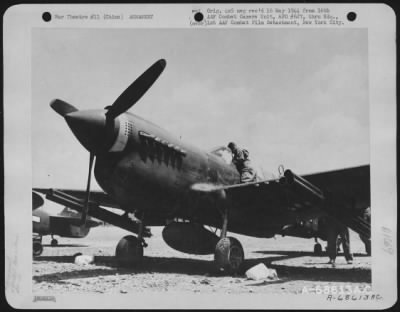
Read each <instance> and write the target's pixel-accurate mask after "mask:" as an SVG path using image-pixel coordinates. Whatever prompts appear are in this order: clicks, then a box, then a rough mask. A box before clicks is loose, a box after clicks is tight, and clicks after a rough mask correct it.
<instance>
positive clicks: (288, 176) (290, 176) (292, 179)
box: [284, 169, 325, 200]
mask: <svg viewBox="0 0 400 312" xmlns="http://www.w3.org/2000/svg"><path fill="white" fill-rule="evenodd" d="M284 176H285V180H286V183H287V184H289V185H292V184H297V185H299V186H301V187H302V188H304V189H305V190H307V191H308V192H310V193H311V194H313V195H314V196H316V197H318V198H319V199H321V200H323V199H325V196H324V194H323V193H322V191H321V190H320V189H319V188H318V187H316V186H315V185H313V184H311V183H310V182H309V181H307V180H306V179H304V178H302V177H300V176H298V175H297V174H294V173H293V172H292V171H291V170H289V169H288V170H285V173H284Z"/></svg>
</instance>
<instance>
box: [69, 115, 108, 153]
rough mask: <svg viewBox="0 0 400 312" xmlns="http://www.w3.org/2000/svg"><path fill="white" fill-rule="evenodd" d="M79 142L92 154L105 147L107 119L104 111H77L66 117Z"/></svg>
mask: <svg viewBox="0 0 400 312" xmlns="http://www.w3.org/2000/svg"><path fill="white" fill-rule="evenodd" d="M64 118H65V120H66V122H67V124H68V126H69V127H70V128H71V130H72V132H73V133H74V135H75V137H76V138H77V139H78V140H79V142H80V143H81V144H82V145H83V146H84V147H85V148H86V149H87V150H88V151H89V152H92V153H97V152H100V151H101V150H102V149H104V147H105V140H106V118H105V115H104V111H99V110H88V111H76V112H72V113H69V114H67V115H65V116H64Z"/></svg>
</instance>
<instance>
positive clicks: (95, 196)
mask: <svg viewBox="0 0 400 312" xmlns="http://www.w3.org/2000/svg"><path fill="white" fill-rule="evenodd" d="M33 191H35V192H38V193H42V194H44V195H47V194H49V193H50V192H52V191H53V189H44V188H34V189H33ZM57 191H60V192H62V193H64V194H67V195H69V196H71V197H73V198H75V199H79V200H81V201H82V202H84V200H85V197H86V191H84V190H73V189H57ZM90 202H93V203H94V204H97V205H100V206H107V207H110V208H120V207H119V205H118V204H117V202H116V201H115V200H114V199H113V198H112V197H111V196H109V195H108V194H106V193H104V192H102V191H90Z"/></svg>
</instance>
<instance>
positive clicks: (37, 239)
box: [32, 235, 43, 257]
mask: <svg viewBox="0 0 400 312" xmlns="http://www.w3.org/2000/svg"><path fill="white" fill-rule="evenodd" d="M32 251H33V256H34V257H37V256H40V255H41V254H42V252H43V245H42V236H40V235H38V236H33V245H32Z"/></svg>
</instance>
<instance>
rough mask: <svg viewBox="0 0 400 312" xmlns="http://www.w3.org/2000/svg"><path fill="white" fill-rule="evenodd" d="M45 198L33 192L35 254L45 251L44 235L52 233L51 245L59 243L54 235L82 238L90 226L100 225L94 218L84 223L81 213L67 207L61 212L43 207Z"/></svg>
mask: <svg viewBox="0 0 400 312" xmlns="http://www.w3.org/2000/svg"><path fill="white" fill-rule="evenodd" d="M43 204H44V200H43V198H42V197H41V196H40V195H38V194H37V193H34V192H32V208H33V209H32V226H33V255H34V256H39V255H40V254H41V253H42V252H43V246H42V236H45V235H51V238H52V240H51V245H52V246H56V245H57V244H58V241H57V239H55V238H54V237H53V236H54V235H58V236H61V237H71V238H82V237H85V236H86V235H88V233H89V231H90V228H91V227H95V226H98V225H100V224H101V223H100V222H97V221H95V220H93V219H90V220H88V222H87V223H86V225H82V224H81V222H80V220H81V214H80V213H78V212H76V211H74V210H71V209H69V208H68V207H65V208H64V209H63V210H62V211H61V212H60V213H55V212H53V211H51V209H46V208H45V207H43Z"/></svg>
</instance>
